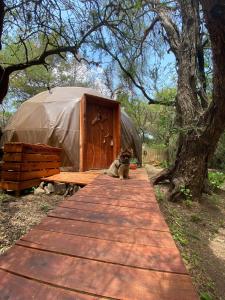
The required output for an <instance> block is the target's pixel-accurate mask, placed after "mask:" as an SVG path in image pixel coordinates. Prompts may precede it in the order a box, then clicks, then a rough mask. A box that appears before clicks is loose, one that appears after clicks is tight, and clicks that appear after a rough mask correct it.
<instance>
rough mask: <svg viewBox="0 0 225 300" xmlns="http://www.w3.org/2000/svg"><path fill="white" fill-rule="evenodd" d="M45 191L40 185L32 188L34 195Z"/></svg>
mask: <svg viewBox="0 0 225 300" xmlns="http://www.w3.org/2000/svg"><path fill="white" fill-rule="evenodd" d="M44 193H45V190H44V189H42V188H41V187H38V188H36V189H35V190H34V195H41V194H44Z"/></svg>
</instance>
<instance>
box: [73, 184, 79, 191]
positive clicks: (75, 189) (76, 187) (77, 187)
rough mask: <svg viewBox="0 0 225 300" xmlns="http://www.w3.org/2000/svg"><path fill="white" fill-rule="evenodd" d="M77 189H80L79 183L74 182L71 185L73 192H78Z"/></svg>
mask: <svg viewBox="0 0 225 300" xmlns="http://www.w3.org/2000/svg"><path fill="white" fill-rule="evenodd" d="M79 189H80V187H79V185H76V184H75V185H74V187H73V193H76V192H78V191H79Z"/></svg>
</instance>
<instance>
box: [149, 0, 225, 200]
mask: <svg viewBox="0 0 225 300" xmlns="http://www.w3.org/2000/svg"><path fill="white" fill-rule="evenodd" d="M188 2H189V1H187V2H186V4H185V3H184V2H183V1H180V3H181V6H182V4H184V5H183V6H182V8H183V10H182V18H183V39H182V41H181V43H180V47H179V53H180V55H179V54H178V52H176V57H177V60H178V93H177V101H176V109H177V121H178V124H179V126H180V128H181V133H180V136H179V146H178V151H177V156H176V161H175V164H174V166H173V167H172V168H171V169H169V170H166V171H163V172H162V173H161V174H159V175H158V176H156V177H155V178H153V183H155V184H157V183H158V182H160V181H162V180H165V179H169V180H170V182H171V189H170V193H169V199H170V200H176V199H177V198H178V197H179V196H180V195H181V194H182V190H184V189H186V191H187V189H189V190H190V196H192V197H193V198H196V197H199V196H201V194H202V192H204V191H206V189H207V169H208V161H209V159H210V158H211V157H212V155H213V153H214V151H215V149H216V146H217V143H218V140H219V138H220V136H221V134H222V133H223V132H224V129H225V59H224V57H225V4H224V1H220V0H218V1H215V0H201V4H202V6H203V10H204V16H205V20H206V25H207V27H208V30H209V34H210V39H211V44H212V52H213V64H214V81H213V100H212V102H211V104H210V106H209V108H208V109H207V111H205V112H204V111H203V108H204V107H202V106H201V105H200V103H201V102H200V101H199V100H198V97H197V90H196V86H197V85H196V76H195V74H196V70H197V67H196V57H197V55H196V54H197V52H196V51H197V44H195V42H194V40H193V38H194V36H195V34H196V33H195V32H194V27H193V26H192V25H193V24H194V23H193V22H195V21H196V16H194V14H193V11H192V13H190V7H189V8H188V7H187V6H188ZM185 5H186V8H188V9H186V8H185ZM189 5H192V1H190V2H189ZM193 5H194V4H193ZM192 8H194V6H192ZM186 13H187V14H186ZM188 14H189V15H188ZM193 17H194V19H193ZM185 24H186V25H185ZM195 28H196V27H195ZM185 36H186V40H184V37H185ZM196 40H197V39H196ZM185 43H187V44H188V45H189V47H188V46H187V45H186V44H185ZM195 46H196V47H195ZM185 47H186V48H185Z"/></svg>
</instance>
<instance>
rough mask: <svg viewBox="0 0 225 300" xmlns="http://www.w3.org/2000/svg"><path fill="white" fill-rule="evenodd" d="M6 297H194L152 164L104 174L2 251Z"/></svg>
mask: <svg viewBox="0 0 225 300" xmlns="http://www.w3.org/2000/svg"><path fill="white" fill-rule="evenodd" d="M0 299H10V300H17V299H23V300H28V299H29V300H30V299H67V300H68V299H78V300H80V299H82V300H84V299H132V300H134V299H140V300H144V299H147V300H163V299H167V300H168V299H171V300H181V299H182V300H194V299H198V296H197V294H196V292H195V290H194V288H193V285H192V282H191V278H190V276H189V275H188V274H187V271H186V269H185V266H184V264H183V262H182V259H181V256H180V253H179V251H178V249H177V247H176V245H175V243H174V241H173V239H172V236H171V234H170V232H169V228H168V226H167V224H166V222H165V220H164V218H163V216H162V214H161V213H160V209H159V206H158V204H157V202H156V199H155V196H154V191H153V188H152V186H151V185H150V184H149V182H148V180H147V175H146V174H145V171H144V170H142V169H141V170H137V171H131V179H130V180H125V181H120V180H118V179H114V178H111V177H107V176H106V175H98V177H96V178H94V179H92V180H91V182H90V183H89V184H88V185H87V186H86V187H85V188H83V189H81V190H80V191H79V192H77V193H76V194H75V195H73V196H72V197H70V198H69V199H68V200H64V201H62V202H61V203H60V204H59V205H58V207H57V208H56V209H54V210H53V211H51V212H50V213H49V215H48V216H47V217H46V218H44V219H43V221H42V222H41V223H40V224H39V225H37V226H35V227H34V228H33V229H32V230H31V231H30V232H29V233H28V234H26V235H25V236H23V237H22V238H21V239H20V240H18V241H17V242H16V244H15V245H14V246H13V247H12V248H11V249H10V250H9V251H7V252H6V253H5V254H3V255H2V256H1V257H0Z"/></svg>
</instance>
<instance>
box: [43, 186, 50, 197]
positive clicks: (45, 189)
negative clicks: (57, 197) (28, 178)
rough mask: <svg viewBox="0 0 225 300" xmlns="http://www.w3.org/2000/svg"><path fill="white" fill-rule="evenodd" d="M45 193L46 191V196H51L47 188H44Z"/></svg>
mask: <svg viewBox="0 0 225 300" xmlns="http://www.w3.org/2000/svg"><path fill="white" fill-rule="evenodd" d="M44 191H45V194H46V195H50V194H51V192H50V191H49V189H48V187H47V186H45V187H44Z"/></svg>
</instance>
